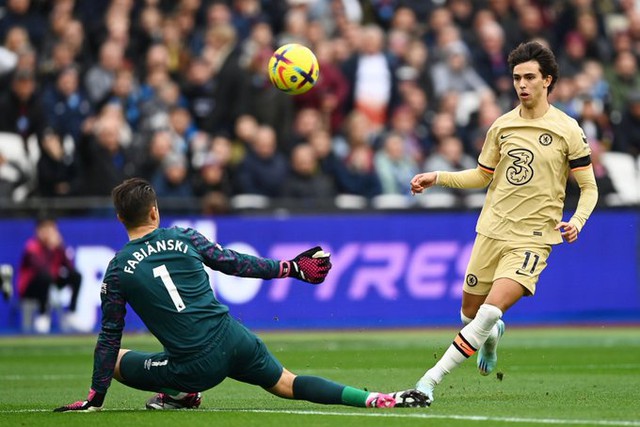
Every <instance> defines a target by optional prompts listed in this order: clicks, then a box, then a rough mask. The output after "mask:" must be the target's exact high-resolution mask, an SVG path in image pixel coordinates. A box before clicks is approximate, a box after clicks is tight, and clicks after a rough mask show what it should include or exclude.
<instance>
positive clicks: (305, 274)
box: [278, 246, 331, 285]
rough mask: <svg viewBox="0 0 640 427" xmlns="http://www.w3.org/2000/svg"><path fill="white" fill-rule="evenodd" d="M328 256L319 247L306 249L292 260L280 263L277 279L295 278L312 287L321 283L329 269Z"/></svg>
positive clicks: (328, 254)
mask: <svg viewBox="0 0 640 427" xmlns="http://www.w3.org/2000/svg"><path fill="white" fill-rule="evenodd" d="M330 256H331V254H330V253H328V252H324V251H323V250H322V248H321V247H320V246H316V247H314V248H311V249H308V250H306V251H304V252H302V253H301V254H299V255H298V256H296V257H295V258H294V259H292V260H289V261H281V262H280V274H278V277H279V278H282V277H295V278H296V279H300V280H302V281H304V282H308V283H313V284H314V285H315V284H318V283H322V282H324V279H325V277H327V274H329V270H330V269H331V259H330Z"/></svg>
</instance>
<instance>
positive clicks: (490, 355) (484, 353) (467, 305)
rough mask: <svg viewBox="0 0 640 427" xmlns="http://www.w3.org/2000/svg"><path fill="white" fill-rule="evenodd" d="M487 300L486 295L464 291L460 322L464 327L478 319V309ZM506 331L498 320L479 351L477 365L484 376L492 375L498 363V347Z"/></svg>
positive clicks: (502, 323)
mask: <svg viewBox="0 0 640 427" xmlns="http://www.w3.org/2000/svg"><path fill="white" fill-rule="evenodd" d="M486 299H487V296H486V295H474V294H470V293H468V292H467V291H464V290H463V291H462V308H461V310H460V320H462V323H463V324H464V325H468V324H469V323H471V321H472V320H473V319H474V318H475V317H476V313H477V312H478V309H479V308H480V306H481V305H482V304H484V301H485V300H486ZM504 329H505V327H504V322H503V321H502V319H500V320H498V322H497V323H496V325H495V326H494V327H493V329H491V333H490V334H489V336H488V337H487V339H486V341H485V342H484V344H483V345H482V347H480V350H479V351H478V359H477V365H478V369H479V370H480V373H481V374H482V375H488V374H490V373H491V371H493V369H494V367H495V365H496V363H497V361H498V353H497V347H498V342H499V341H500V338H501V337H502V335H504Z"/></svg>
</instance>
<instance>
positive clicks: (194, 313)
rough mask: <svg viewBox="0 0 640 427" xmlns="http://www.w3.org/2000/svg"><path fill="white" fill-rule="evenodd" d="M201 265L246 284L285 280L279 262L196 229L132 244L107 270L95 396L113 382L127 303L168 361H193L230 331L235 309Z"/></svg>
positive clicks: (164, 232) (157, 233)
mask: <svg viewBox="0 0 640 427" xmlns="http://www.w3.org/2000/svg"><path fill="white" fill-rule="evenodd" d="M203 264H204V265H206V266H208V267H210V268H211V269H213V270H217V271H220V272H222V273H225V274H230V275H235V276H241V277H254V278H263V279H272V278H275V277H278V276H279V275H280V274H281V266H280V262H279V261H276V260H272V259H267V258H260V257H255V256H251V255H247V254H241V253H238V252H235V251H232V250H230V249H224V248H222V247H221V246H220V245H219V244H217V243H213V242H211V241H209V240H208V239H207V238H206V237H204V236H203V235H202V234H200V233H199V232H197V231H196V230H193V229H183V228H179V227H175V228H158V229H156V230H154V231H153V232H151V233H149V234H147V235H146V236H144V237H141V238H139V239H135V240H131V241H129V242H128V243H127V244H126V245H125V246H124V247H123V248H122V249H121V250H120V251H119V252H118V253H116V255H115V257H114V258H113V259H112V260H111V262H110V263H109V267H108V268H107V271H106V273H105V277H104V283H103V284H102V289H101V295H100V296H101V301H102V328H101V331H100V335H99V336H98V342H97V344H96V349H95V355H94V370H93V381H92V387H93V389H94V390H96V391H98V392H106V389H107V388H108V387H109V384H110V382H111V378H112V376H113V370H114V367H115V362H116V358H117V354H118V350H119V349H120V340H121V337H122V330H123V328H124V318H125V314H126V308H125V306H126V304H127V303H128V304H129V305H130V307H131V308H132V309H133V310H134V311H135V312H136V313H137V314H138V316H139V317H140V319H142V321H143V322H144V324H145V325H146V326H147V328H148V329H149V331H150V332H151V333H152V334H153V335H154V336H155V337H156V338H157V339H158V340H159V341H160V342H161V343H162V345H163V346H164V348H165V351H166V352H167V354H168V355H169V356H170V357H176V358H183V357H189V356H193V355H194V354H197V353H198V352H199V351H202V350H203V349H204V348H205V347H206V346H207V344H209V343H211V342H212V340H214V339H215V338H216V336H217V334H219V333H223V332H224V331H223V330H222V327H221V325H223V323H224V318H225V316H226V315H227V312H228V311H229V309H228V308H227V306H225V305H224V304H221V303H220V302H219V301H218V300H217V299H216V297H215V295H214V293H213V290H212V289H211V286H210V284H209V277H208V275H207V272H206V271H205V269H204V265H203Z"/></svg>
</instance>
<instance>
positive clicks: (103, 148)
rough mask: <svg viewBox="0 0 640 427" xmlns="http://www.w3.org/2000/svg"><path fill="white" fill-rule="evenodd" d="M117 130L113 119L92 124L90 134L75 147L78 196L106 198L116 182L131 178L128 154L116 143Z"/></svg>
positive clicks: (118, 127)
mask: <svg viewBox="0 0 640 427" xmlns="http://www.w3.org/2000/svg"><path fill="white" fill-rule="evenodd" d="M121 126H122V122H121V121H119V120H117V119H116V118H114V117H105V118H103V119H101V120H99V121H98V122H96V124H95V125H94V127H93V132H92V134H91V135H87V136H85V138H84V139H83V141H82V142H81V143H80V144H79V151H80V173H79V182H78V192H79V194H80V195H85V196H108V195H109V194H110V192H111V189H112V188H113V187H114V186H115V185H117V182H121V181H122V180H123V179H125V178H126V177H128V176H130V175H132V174H133V170H132V167H133V164H132V163H131V160H130V158H129V157H130V156H129V153H128V152H127V151H126V150H125V149H124V148H123V147H122V145H121V142H120V127H121Z"/></svg>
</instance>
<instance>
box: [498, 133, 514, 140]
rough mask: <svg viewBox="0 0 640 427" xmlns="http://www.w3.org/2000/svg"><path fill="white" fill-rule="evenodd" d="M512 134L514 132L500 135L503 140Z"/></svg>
mask: <svg viewBox="0 0 640 427" xmlns="http://www.w3.org/2000/svg"><path fill="white" fill-rule="evenodd" d="M511 135H513V132H512V133H508V134H506V135H500V140H501V141H503V140H505V139H507V138H509V137H510V136H511Z"/></svg>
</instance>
